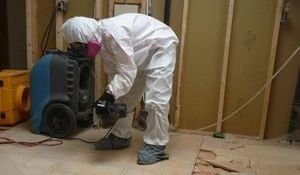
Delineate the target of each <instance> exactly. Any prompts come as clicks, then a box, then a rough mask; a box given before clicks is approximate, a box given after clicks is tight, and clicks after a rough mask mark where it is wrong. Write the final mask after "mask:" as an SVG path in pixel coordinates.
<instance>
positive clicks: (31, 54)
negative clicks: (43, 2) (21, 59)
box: [26, 0, 38, 69]
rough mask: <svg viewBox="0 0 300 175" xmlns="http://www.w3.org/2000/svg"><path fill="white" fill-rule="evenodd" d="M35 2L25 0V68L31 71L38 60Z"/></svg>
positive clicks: (35, 0) (33, 0) (34, 0)
mask: <svg viewBox="0 0 300 175" xmlns="http://www.w3.org/2000/svg"><path fill="white" fill-rule="evenodd" d="M37 21H38V20H37V0H26V50H27V68H28V69H31V68H32V67H33V65H34V63H35V62H36V60H37V58H38V34H37V33H38V32H37Z"/></svg>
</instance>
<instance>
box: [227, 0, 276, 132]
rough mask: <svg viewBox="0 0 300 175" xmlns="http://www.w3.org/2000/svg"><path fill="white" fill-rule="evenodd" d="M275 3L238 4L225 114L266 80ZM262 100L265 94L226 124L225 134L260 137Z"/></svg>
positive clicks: (247, 2)
mask: <svg viewBox="0 0 300 175" xmlns="http://www.w3.org/2000/svg"><path fill="white" fill-rule="evenodd" d="M276 4H277V0H268V1H261V0H251V1H236V8H235V15H234V21H233V31H232V32H233V33H232V40H231V48H230V57H229V67H228V70H229V71H228V85H227V90H226V100H225V115H228V114H230V113H231V112H233V111H234V110H235V109H236V108H237V107H239V106H240V105H242V104H244V103H245V102H246V101H248V100H249V99H250V98H251V97H252V96H253V95H254V94H255V93H256V92H257V91H258V90H259V89H260V88H261V87H262V86H263V85H264V83H265V82H266V80H267V71H268V66H269V60H270V53H271V43H272V35H273V28H274V19H275V10H276ZM263 100H264V93H262V94H261V95H260V96H258V97H257V98H256V99H255V100H254V101H253V102H252V103H251V104H249V105H248V106H247V107H246V108H245V109H244V110H242V111H241V112H240V113H238V114H237V115H236V116H235V118H233V119H231V120H229V121H228V122H225V123H224V125H223V126H224V127H223V131H224V132H229V133H236V134H242V135H250V136H258V134H259V129H260V123H261V120H262V109H263Z"/></svg>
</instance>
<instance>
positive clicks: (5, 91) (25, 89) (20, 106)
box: [0, 70, 30, 126]
mask: <svg viewBox="0 0 300 175" xmlns="http://www.w3.org/2000/svg"><path fill="white" fill-rule="evenodd" d="M29 109H30V101H29V71H27V70H2V71H0V125H2V126H3V125H6V126H11V125H15V124H17V123H19V122H21V121H23V120H25V119H27V118H28V116H29Z"/></svg>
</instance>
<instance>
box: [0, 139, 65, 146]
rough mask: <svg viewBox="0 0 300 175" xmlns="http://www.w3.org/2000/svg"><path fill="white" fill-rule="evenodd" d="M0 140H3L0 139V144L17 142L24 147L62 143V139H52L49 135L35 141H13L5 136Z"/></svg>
mask: <svg viewBox="0 0 300 175" xmlns="http://www.w3.org/2000/svg"><path fill="white" fill-rule="evenodd" d="M0 140H4V141H0V145H4V144H18V145H22V146H25V147H34V146H38V145H44V146H58V145H62V144H63V141H62V140H59V139H54V138H51V137H49V138H46V139H43V140H41V141H36V142H28V141H26V142H24V141H15V140H13V139H10V138H7V137H0Z"/></svg>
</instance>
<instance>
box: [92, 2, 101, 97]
mask: <svg viewBox="0 0 300 175" xmlns="http://www.w3.org/2000/svg"><path fill="white" fill-rule="evenodd" d="M102 3H103V2H102V0H95V7H94V18H95V19H97V20H99V19H101V18H102ZM101 67H102V61H101V58H100V55H99V54H98V55H97V56H96V58H95V97H97V98H98V97H100V95H101V93H103V92H102V89H103V88H102V82H101V77H102V72H101Z"/></svg>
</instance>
